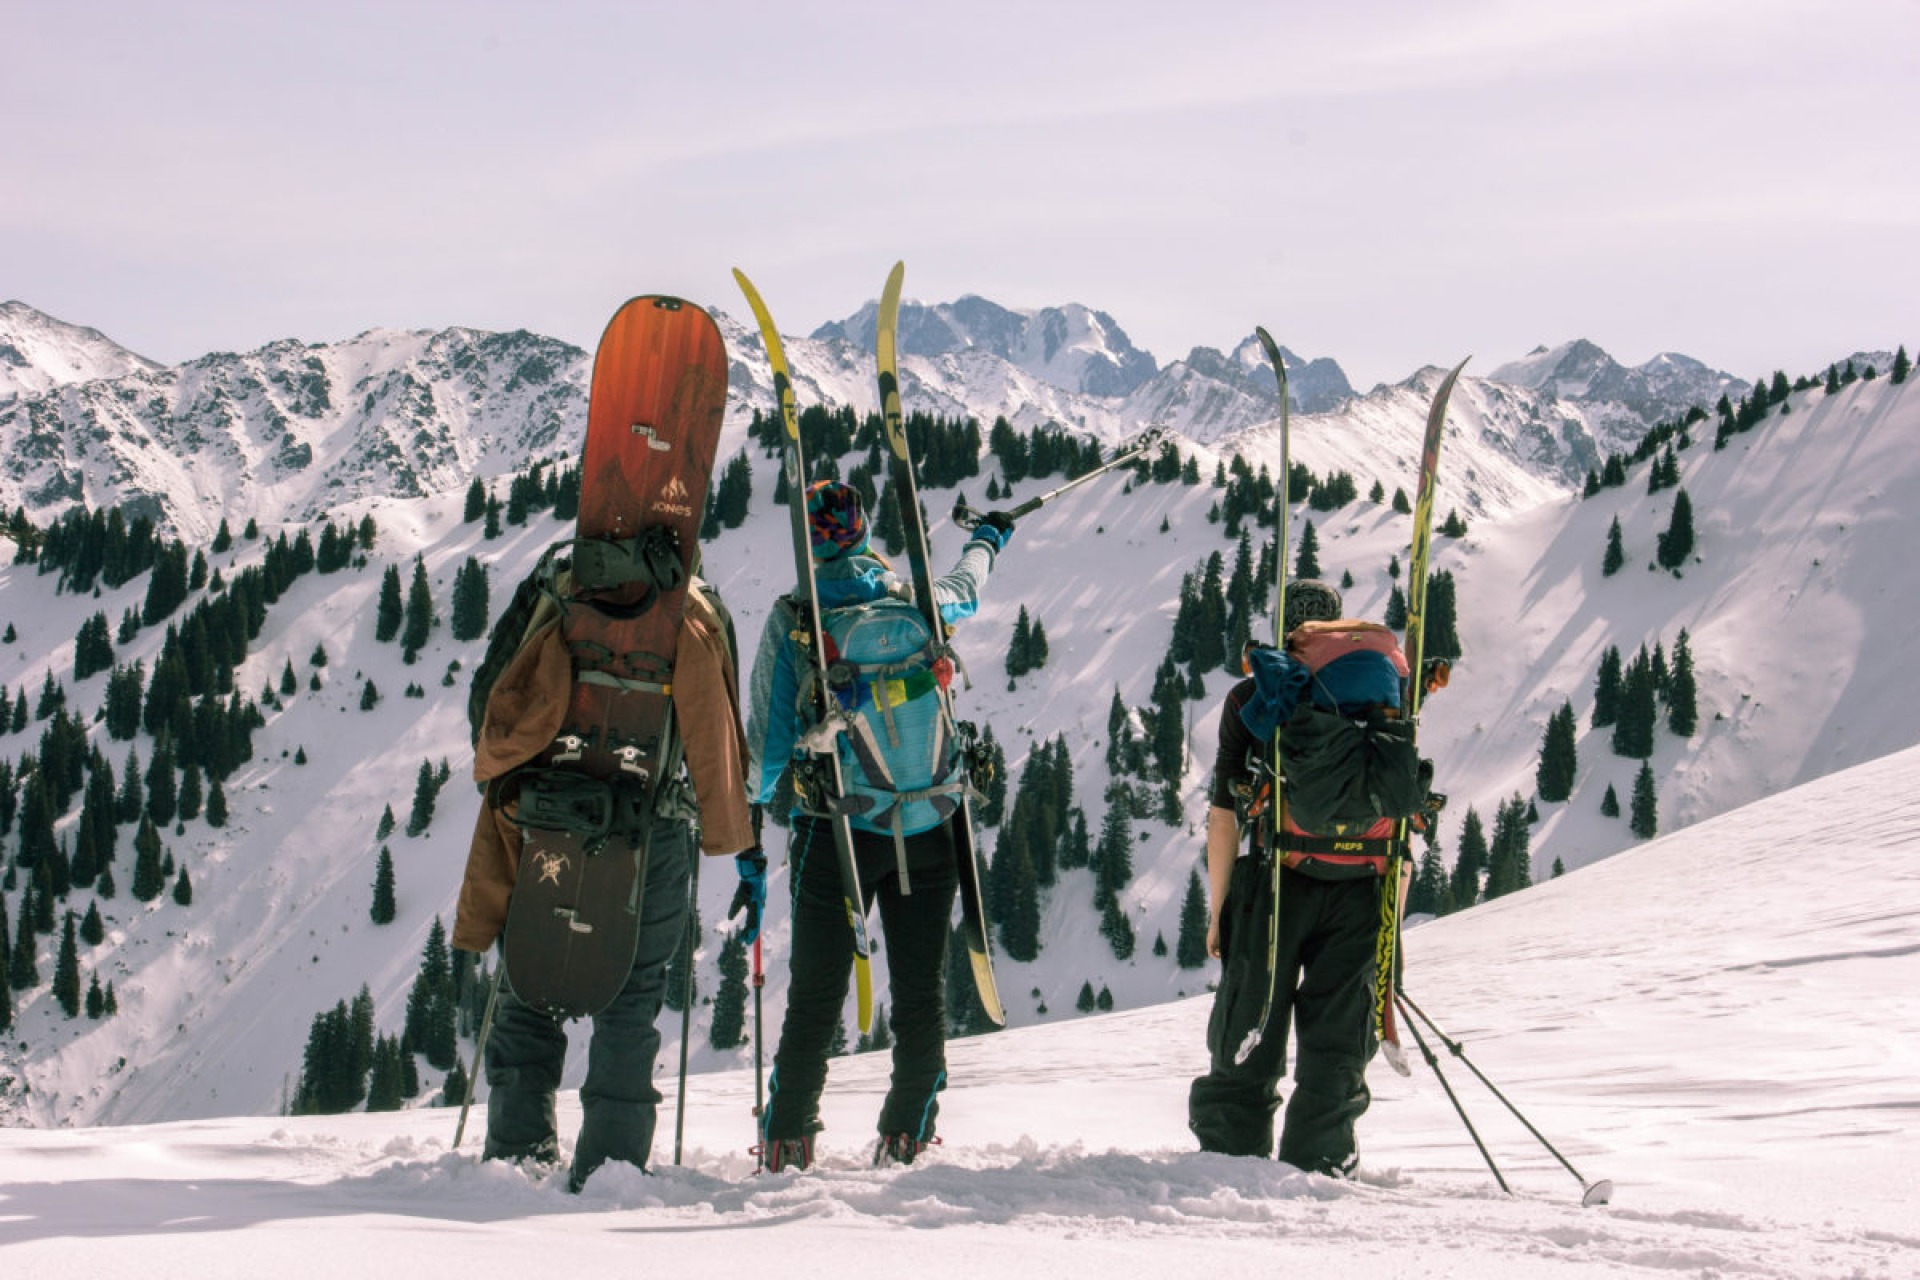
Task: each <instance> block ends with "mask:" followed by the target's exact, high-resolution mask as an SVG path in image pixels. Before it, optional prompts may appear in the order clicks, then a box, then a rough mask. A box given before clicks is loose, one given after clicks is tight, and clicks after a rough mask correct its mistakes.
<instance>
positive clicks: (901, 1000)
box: [736, 481, 1013, 1172]
mask: <svg viewBox="0 0 1920 1280" xmlns="http://www.w3.org/2000/svg"><path fill="white" fill-rule="evenodd" d="M795 500H796V501H804V502H805V503H806V512H807V523H808V526H809V534H810V542H811V549H812V554H813V558H814V569H815V576H816V581H817V583H818V590H819V598H820V604H821V608H822V609H823V611H825V613H826V618H827V619H830V618H832V616H833V611H834V610H836V609H843V608H847V607H849V606H855V605H863V604H870V603H872V602H876V601H880V600H882V599H884V598H886V597H893V598H896V599H907V598H911V595H912V588H911V587H910V586H909V585H908V584H906V583H903V582H902V581H901V580H900V579H899V578H898V577H897V576H896V575H895V574H894V572H893V571H892V569H891V568H889V566H888V565H887V563H886V561H884V560H883V559H881V558H880V557H879V556H878V555H877V554H875V553H874V552H873V551H872V550H870V549H869V547H868V543H867V537H868V526H867V519H866V514H865V512H864V511H863V510H862V508H861V502H860V495H859V493H858V492H857V491H856V490H854V489H853V488H851V487H850V486H848V485H845V484H842V483H839V482H837V481H821V482H819V483H817V484H815V485H813V486H812V487H811V488H810V489H808V490H807V492H806V493H805V494H804V495H795ZM1012 534H1013V521H1012V519H1011V518H1009V517H1008V516H1006V515H1005V514H1003V513H1000V512H993V513H990V514H988V515H986V516H985V517H983V518H982V520H981V522H980V525H979V526H978V527H977V528H976V529H975V530H974V532H973V536H972V537H971V538H970V539H969V540H968V541H967V544H966V547H965V549H964V550H963V551H962V552H961V555H960V561H959V563H958V564H956V565H955V566H954V568H953V569H952V571H950V572H949V573H947V574H946V575H944V576H943V577H940V578H938V579H936V580H935V581H934V589H933V594H934V598H935V601H936V602H937V603H938V605H939V607H940V616H941V619H942V620H943V622H944V623H945V624H946V626H947V627H948V628H949V629H950V628H951V627H952V626H953V625H954V624H956V623H958V622H960V621H962V620H964V619H966V618H969V617H971V616H972V615H973V614H974V612H975V611H976V610H977V609H978V607H979V597H980V589H981V587H982V586H983V585H984V584H985V582H986V579H987V576H988V574H989V573H990V572H991V570H992V568H993V565H994V560H995V557H996V556H997V555H998V553H999V552H1000V551H1001V549H1003V548H1004V547H1005V546H1006V544H1007V540H1008V539H1009V538H1010V537H1011V536H1012ZM803 598H804V597H803ZM800 610H801V604H800V603H799V602H798V601H796V599H795V598H794V597H793V596H782V597H780V598H779V599H778V600H776V601H775V602H774V607H773V611H772V613H771V614H770V616H769V617H768V619H767V624H766V629H765V630H764V631H763V632H762V633H761V637H760V646H759V650H758V653H757V654H756V656H755V659H754V664H753V675H752V680H751V701H752V710H751V715H750V719H749V730H750V731H749V740H750V743H751V753H752V760H753V764H752V766H751V769H750V774H751V776H752V778H753V783H752V790H753V793H754V797H755V799H756V801H757V802H759V803H762V804H765V803H769V802H772V801H773V800H774V798H775V794H776V791H777V790H778V789H779V784H780V782H781V780H782V778H783V777H789V778H791V779H792V786H793V804H792V806H791V824H792V830H791V832H790V834H789V837H788V845H787V849H788V864H789V867H790V870H791V876H792V883H791V892H792V898H793V941H792V949H791V960H790V978H789V982H788V987H787V1012H786V1019H785V1022H784V1023H783V1024H782V1027H781V1031H780V1042H779V1046H778V1048H777V1049H776V1050H775V1052H774V1058H773V1072H772V1075H771V1076H770V1077H769V1080H768V1097H767V1103H766V1106H765V1108H764V1109H763V1111H762V1112H761V1117H760V1139H761V1150H760V1155H761V1163H762V1165H763V1167H764V1168H766V1169H767V1170H769V1171H772V1172H778V1171H780V1170H782V1169H804V1168H806V1167H807V1166H808V1165H809V1164H810V1163H812V1160H813V1138H814V1134H815V1133H817V1132H819V1130H820V1128H821V1127H822V1126H821V1123H820V1095H821V1093H822V1091H823V1090H824V1089H825V1087H826V1078H827V1056H828V1054H829V1053H830V1052H831V1050H832V1045H833V1041H834V1038H835V1035H834V1033H835V1031H836V1030H837V1029H838V1027H839V1024H840V1017H841V1009H842V1007H843V1006H844V1005H845V1003H846V997H847V981H848V977H849V975H850V973H851V971H852V967H853V926H852V924H851V923H850V922H849V921H848V919H847V909H846V907H845V905H844V902H843V897H842V890H843V885H842V884H841V880H840V874H841V873H840V865H839V862H838V859H837V857H836V853H835V844H834V833H833V827H832V818H831V817H830V816H829V809H828V806H829V805H830V804H832V803H833V801H834V800H835V797H831V796H827V795H824V794H821V788H820V787H819V786H818V785H817V783H816V782H815V779H816V778H817V777H819V776H820V775H821V774H824V773H825V770H821V771H819V773H816V771H815V770H813V769H811V768H810V767H809V753H808V751H807V748H806V747H805V746H804V745H803V744H802V742H801V737H802V735H803V733H805V732H806V730H807V729H809V728H810V727H812V722H813V720H814V718H815V713H814V710H813V708H811V707H809V706H804V705H803V703H804V702H808V701H811V699H804V698H803V696H802V692H801V691H802V690H803V689H804V688H806V686H807V677H808V676H809V674H810V673H809V668H810V666H811V662H812V660H811V659H810V658H809V656H808V655H807V654H806V653H805V652H804V651H803V650H802V648H801V647H800V642H799V641H798V640H797V638H796V637H797V636H805V635H808V634H810V631H809V628H808V627H807V625H806V622H805V620H804V618H803V617H802V615H801V612H800ZM823 621H825V619H823ZM941 639H942V641H944V637H942V638H941ZM883 683H885V684H897V685H900V686H903V688H901V689H900V690H897V691H896V692H894V693H891V694H888V695H887V697H889V698H892V699H898V700H899V701H897V702H895V703H894V705H893V707H892V708H891V709H894V710H898V709H902V708H904V706H905V703H906V700H908V699H912V698H917V697H931V696H932V695H933V692H934V691H933V690H932V689H931V688H930V687H928V688H917V689H916V688H914V687H913V686H914V683H915V681H914V680H913V679H911V678H909V679H906V680H900V681H885V682H883ZM843 705H844V703H843ZM914 745H915V744H907V747H906V749H907V750H911V749H912V748H913V746H914ZM918 746H919V749H920V752H921V754H922V756H923V757H924V756H925V754H926V752H927V750H928V749H929V744H928V743H921V744H918ZM829 749H831V748H829ZM849 789H850V790H851V789H852V787H851V784H850V786H849ZM956 789H957V787H956ZM842 800H843V808H844V807H845V805H844V800H845V798H842ZM894 802H897V803H898V804H899V805H901V806H904V805H905V804H906V798H905V797H904V796H902V797H894V798H891V799H890V800H889V803H894ZM953 807H954V806H953V804H952V803H951V802H950V803H949V804H947V805H946V806H944V807H943V808H942V811H941V813H940V814H939V815H938V816H937V817H934V818H932V819H931V820H916V821H910V822H906V823H904V824H902V823H896V822H891V821H884V822H883V821H874V820H863V819H862V818H860V817H858V816H856V817H855V818H854V819H853V822H852V826H853V832H852V836H853V846H854V854H855V860H856V862H857V864H858V866H859V874H860V886H861V889H862V891H863V901H868V902H871V901H874V900H875V899H878V901H879V904H880V927H881V931H882V934H883V936H884V939H885V945H886V954H887V975H888V990H889V996H890V999H891V1001H892V1012H893V1020H892V1028H893V1035H894V1045H893V1076H892V1081H891V1087H890V1088H889V1090H888V1092H887V1097H886V1100H885V1102H884V1103H883V1104H882V1106H881V1110H880V1118H879V1133H880V1141H879V1144H878V1146H877V1148H876V1150H875V1152H874V1163H875V1164H887V1163H902V1164H905V1163H911V1162H912V1160H913V1159H914V1157H915V1156H917V1155H918V1154H919V1153H920V1152H921V1151H922V1150H924V1149H925V1148H926V1147H927V1145H928V1144H929V1143H931V1142H933V1141H934V1121H935V1118H936V1116H937V1114H938V1111H939V1102H938V1095H939V1092H940V1090H941V1089H943V1088H945V1087H946V1017H947V1015H946V1001H945V969H946V955H947V931H948V925H949V921H950V917H951V915H952V911H953V902H954V895H955V891H956V888H957V886H958V879H957V874H956V870H955V851H954V839H953V835H952V830H951V825H950V823H951V815H952V811H953ZM869 812H871V811H869ZM918 812H919V814H920V816H921V818H922V819H925V818H926V815H927V813H928V810H926V809H920V810H918ZM742 873H743V876H742V883H741V887H740V893H739V896H738V897H737V898H736V902H747V903H750V904H751V905H752V907H753V908H754V910H755V911H756V913H757V910H758V908H760V907H762V906H764V903H765V894H766V886H765V880H764V878H761V879H760V880H758V881H757V882H756V881H754V880H753V878H752V876H751V874H750V872H749V871H748V869H747V868H745V867H743V868H742Z"/></svg>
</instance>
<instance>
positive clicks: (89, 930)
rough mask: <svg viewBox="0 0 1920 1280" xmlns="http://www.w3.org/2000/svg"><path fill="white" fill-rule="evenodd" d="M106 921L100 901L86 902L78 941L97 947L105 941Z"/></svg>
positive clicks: (1, 937) (0, 937) (2, 950)
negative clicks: (102, 915)
mask: <svg viewBox="0 0 1920 1280" xmlns="http://www.w3.org/2000/svg"><path fill="white" fill-rule="evenodd" d="M106 937H107V923H106V921H104V920H102V919H101V918H100V903H99V901H98V900H97V899H96V900H95V901H93V902H89V903H88V904H87V914H86V916H85V918H83V919H82V920H81V921H80V941H82V942H84V943H86V944H87V945H88V946H90V947H97V946H99V945H100V944H101V943H102V942H104V941H106ZM5 954H6V935H5V933H4V932H0V955H5Z"/></svg>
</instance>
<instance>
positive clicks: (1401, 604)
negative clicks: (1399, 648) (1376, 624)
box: [1380, 582, 1407, 631]
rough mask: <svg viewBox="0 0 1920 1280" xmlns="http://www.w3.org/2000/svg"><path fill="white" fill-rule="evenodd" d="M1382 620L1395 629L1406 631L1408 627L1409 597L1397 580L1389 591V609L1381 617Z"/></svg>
mask: <svg viewBox="0 0 1920 1280" xmlns="http://www.w3.org/2000/svg"><path fill="white" fill-rule="evenodd" d="M1380 621H1381V623H1382V624H1383V625H1384V626H1387V627H1389V628H1391V629H1392V630H1394V631H1405V630H1406V629H1407V597H1406V595H1405V593H1404V592H1402V591H1401V590H1400V584H1399V583H1397V582H1396V583H1394V584H1393V587H1392V589H1391V590H1390V591H1388V592H1387V611H1386V613H1385V614H1384V615H1383V616H1382V617H1381V619H1380Z"/></svg>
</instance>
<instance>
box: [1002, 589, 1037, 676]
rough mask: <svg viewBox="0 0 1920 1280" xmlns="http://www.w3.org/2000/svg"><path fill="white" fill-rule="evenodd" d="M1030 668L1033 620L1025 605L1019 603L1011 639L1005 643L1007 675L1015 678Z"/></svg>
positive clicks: (1031, 662) (1031, 664)
mask: <svg viewBox="0 0 1920 1280" xmlns="http://www.w3.org/2000/svg"><path fill="white" fill-rule="evenodd" d="M1032 669H1033V620H1032V619H1031V618H1029V617H1028V616H1027V606H1025V605H1021V606H1020V616H1019V617H1018V618H1016V619H1014V623H1013V639H1012V640H1011V641H1010V642H1009V643H1008V645H1007V675H1008V676H1009V677H1010V678H1015V677H1019V676H1023V675H1025V674H1027V672H1029V671H1031V670H1032Z"/></svg>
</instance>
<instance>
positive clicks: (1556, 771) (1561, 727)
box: [1534, 702, 1579, 803]
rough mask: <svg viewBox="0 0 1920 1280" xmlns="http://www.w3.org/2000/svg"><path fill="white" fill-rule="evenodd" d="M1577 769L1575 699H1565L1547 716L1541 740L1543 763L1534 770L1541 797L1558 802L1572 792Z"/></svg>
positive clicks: (1536, 786) (1535, 781) (1541, 760)
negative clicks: (1569, 700)
mask: <svg viewBox="0 0 1920 1280" xmlns="http://www.w3.org/2000/svg"><path fill="white" fill-rule="evenodd" d="M1578 769H1579V758H1578V753H1577V746H1576V742H1575V723H1574V717H1573V703H1571V702H1562V703H1561V704H1560V709H1559V710H1558V711H1556V712H1554V713H1553V715H1552V716H1551V717H1549V718H1548V720H1547V732H1546V737H1545V738H1544V739H1543V740H1542V741H1541V743H1540V765H1539V767H1538V768H1537V769H1536V770H1535V771H1534V786H1535V788H1536V789H1537V790H1538V791H1539V793H1540V798H1541V799H1542V800H1545V801H1548V802H1549V803H1557V802H1559V801H1562V800H1565V799H1566V798H1567V797H1568V796H1570V795H1572V794H1573V781H1574V776H1575V774H1576V773H1577V772H1578Z"/></svg>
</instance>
